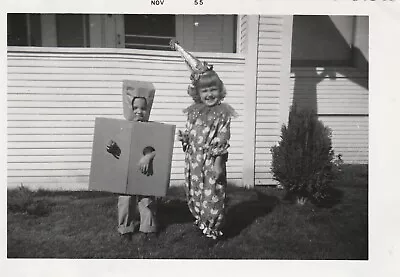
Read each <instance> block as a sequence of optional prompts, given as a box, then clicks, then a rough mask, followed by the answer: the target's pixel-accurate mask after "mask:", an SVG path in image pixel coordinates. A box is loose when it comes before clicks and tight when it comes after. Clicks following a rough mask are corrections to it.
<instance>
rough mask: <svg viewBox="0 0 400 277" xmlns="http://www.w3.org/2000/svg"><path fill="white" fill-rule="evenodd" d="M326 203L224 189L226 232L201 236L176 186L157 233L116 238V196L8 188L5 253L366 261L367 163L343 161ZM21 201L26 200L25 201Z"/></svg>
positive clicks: (162, 211) (275, 192) (258, 190)
mask: <svg viewBox="0 0 400 277" xmlns="http://www.w3.org/2000/svg"><path fill="white" fill-rule="evenodd" d="M335 188H336V189H337V190H338V192H339V193H337V195H336V199H335V203H332V205H331V206H330V207H316V206H314V205H313V204H311V203H306V204H305V205H302V206H301V205H296V204H292V203H290V202H289V201H286V200H284V194H285V193H284V191H282V190H278V189H275V188H269V187H261V188H256V189H251V190H250V189H242V188H234V187H229V188H228V189H229V190H228V210H227V222H226V228H225V234H226V236H225V238H224V239H222V240H220V241H218V242H213V241H211V240H209V239H206V238H203V237H202V236H201V235H200V233H199V231H198V230H197V229H195V228H194V227H193V225H192V218H191V215H190V214H189V212H188V209H187V207H186V203H185V201H184V194H183V190H182V189H181V188H171V189H170V191H169V195H168V196H167V197H166V198H164V199H163V200H162V202H161V205H160V208H159V215H160V219H161V220H162V222H163V226H164V228H163V229H162V231H161V232H160V234H159V236H158V238H157V239H154V240H150V241H140V240H138V239H137V238H136V237H134V238H133V241H132V242H124V241H122V240H121V238H120V236H119V234H118V233H117V231H116V225H117V196H116V195H114V194H111V193H101V192H88V191H75V192H71V191H44V190H39V191H35V192H30V191H25V192H23V193H21V191H20V190H9V191H8V195H7V200H8V203H7V204H8V205H7V207H8V211H7V256H8V258H153V259H164V258H179V259H356V260H365V259H368V169H367V166H348V167H346V168H345V169H344V174H343V176H342V177H341V179H340V180H338V181H337V182H336V183H335ZM24 203H28V205H25V206H24Z"/></svg>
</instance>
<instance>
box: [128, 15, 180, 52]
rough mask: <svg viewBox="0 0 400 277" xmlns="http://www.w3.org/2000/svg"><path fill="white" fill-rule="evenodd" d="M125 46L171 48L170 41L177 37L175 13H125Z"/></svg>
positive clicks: (156, 48)
mask: <svg viewBox="0 0 400 277" xmlns="http://www.w3.org/2000/svg"><path fill="white" fill-rule="evenodd" d="M124 22H125V47H126V48H136V49H155V50H170V48H169V46H168V45H169V41H170V39H171V38H173V37H175V16H174V15H144V14H143V15H132V14H126V15H124Z"/></svg>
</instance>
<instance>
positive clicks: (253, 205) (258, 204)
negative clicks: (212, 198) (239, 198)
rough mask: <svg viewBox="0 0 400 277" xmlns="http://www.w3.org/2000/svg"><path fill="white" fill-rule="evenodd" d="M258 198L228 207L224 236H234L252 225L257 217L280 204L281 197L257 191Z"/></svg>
mask: <svg viewBox="0 0 400 277" xmlns="http://www.w3.org/2000/svg"><path fill="white" fill-rule="evenodd" d="M255 194H256V196H257V197H256V199H251V200H248V201H244V202H239V203H238V204H236V205H233V206H231V207H228V210H227V215H226V222H225V226H224V230H223V232H224V234H225V235H224V238H225V239H228V238H232V237H235V236H237V235H238V234H240V232H241V231H242V230H243V229H245V228H246V227H248V226H250V225H251V224H252V223H253V222H254V221H255V220H256V219H257V218H259V217H262V216H264V215H266V214H268V213H270V212H272V210H273V209H274V208H275V207H276V206H277V205H278V204H279V202H280V201H279V198H278V197H276V196H270V195H267V194H264V193H261V192H259V191H255Z"/></svg>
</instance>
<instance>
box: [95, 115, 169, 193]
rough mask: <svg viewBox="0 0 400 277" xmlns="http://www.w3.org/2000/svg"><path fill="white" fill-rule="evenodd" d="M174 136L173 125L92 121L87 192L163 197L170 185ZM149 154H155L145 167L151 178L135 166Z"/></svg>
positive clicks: (116, 120) (97, 119)
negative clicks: (88, 190)
mask: <svg viewBox="0 0 400 277" xmlns="http://www.w3.org/2000/svg"><path fill="white" fill-rule="evenodd" d="M174 135H175V126H174V125H169V124H163V123H158V122H146V123H144V122H132V121H127V120H121V119H112V118H100V117H98V118H96V121H95V131H94V138H93V149H92V163H91V168H90V176H89V189H91V190H98V191H109V192H114V193H120V194H129V195H153V196H159V197H162V196H165V195H166V192H167V189H168V187H169V182H170V174H171V162H172V150H173V143H174ZM152 151H156V156H155V157H154V159H153V161H152V164H150V165H149V166H150V167H151V170H152V174H147V175H146V174H143V173H142V172H141V171H140V168H139V166H138V163H139V161H140V159H141V158H142V157H143V156H144V155H146V154H147V153H150V152H152ZM149 170H150V169H149Z"/></svg>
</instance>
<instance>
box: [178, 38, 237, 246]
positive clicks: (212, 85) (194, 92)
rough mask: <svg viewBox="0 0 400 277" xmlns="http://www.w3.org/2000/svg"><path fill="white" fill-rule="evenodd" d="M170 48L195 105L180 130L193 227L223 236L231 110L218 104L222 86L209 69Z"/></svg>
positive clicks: (182, 52)
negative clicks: (183, 68)
mask: <svg viewBox="0 0 400 277" xmlns="http://www.w3.org/2000/svg"><path fill="white" fill-rule="evenodd" d="M171 46H172V47H173V49H176V50H177V51H179V52H180V54H181V55H182V57H183V58H184V60H185V62H186V64H187V65H188V66H189V69H190V70H191V76H190V78H191V81H192V83H191V84H190V85H189V87H188V94H189V95H190V96H191V97H192V98H193V100H194V103H193V104H192V105H191V106H189V107H188V108H187V109H185V110H184V112H185V113H186V114H187V122H186V129H185V130H184V131H183V132H181V131H179V135H178V138H179V140H181V141H182V145H183V150H184V152H185V164H186V166H185V188H186V198H187V203H188V207H189V210H190V212H191V213H192V215H193V217H194V218H195V225H196V226H198V227H199V228H200V230H202V232H203V234H204V235H206V236H207V237H209V238H212V239H217V238H218V237H220V236H222V235H223V234H222V231H221V228H222V226H223V222H224V216H225V213H224V211H225V199H226V186H227V179H226V162H227V160H228V148H229V139H230V124H231V118H232V117H233V116H236V113H235V111H234V109H233V108H232V107H231V106H230V105H228V104H224V103H221V101H222V100H223V99H224V97H225V95H226V91H225V87H224V84H223V82H222V81H221V79H220V78H219V77H218V75H217V73H216V72H215V71H214V70H212V66H210V65H208V64H207V63H205V62H204V63H202V62H200V61H199V60H198V59H196V58H195V57H193V56H192V55H191V54H190V53H188V52H186V51H185V50H184V49H183V48H182V47H181V46H180V45H179V44H178V43H177V42H175V41H172V42H171Z"/></svg>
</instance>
